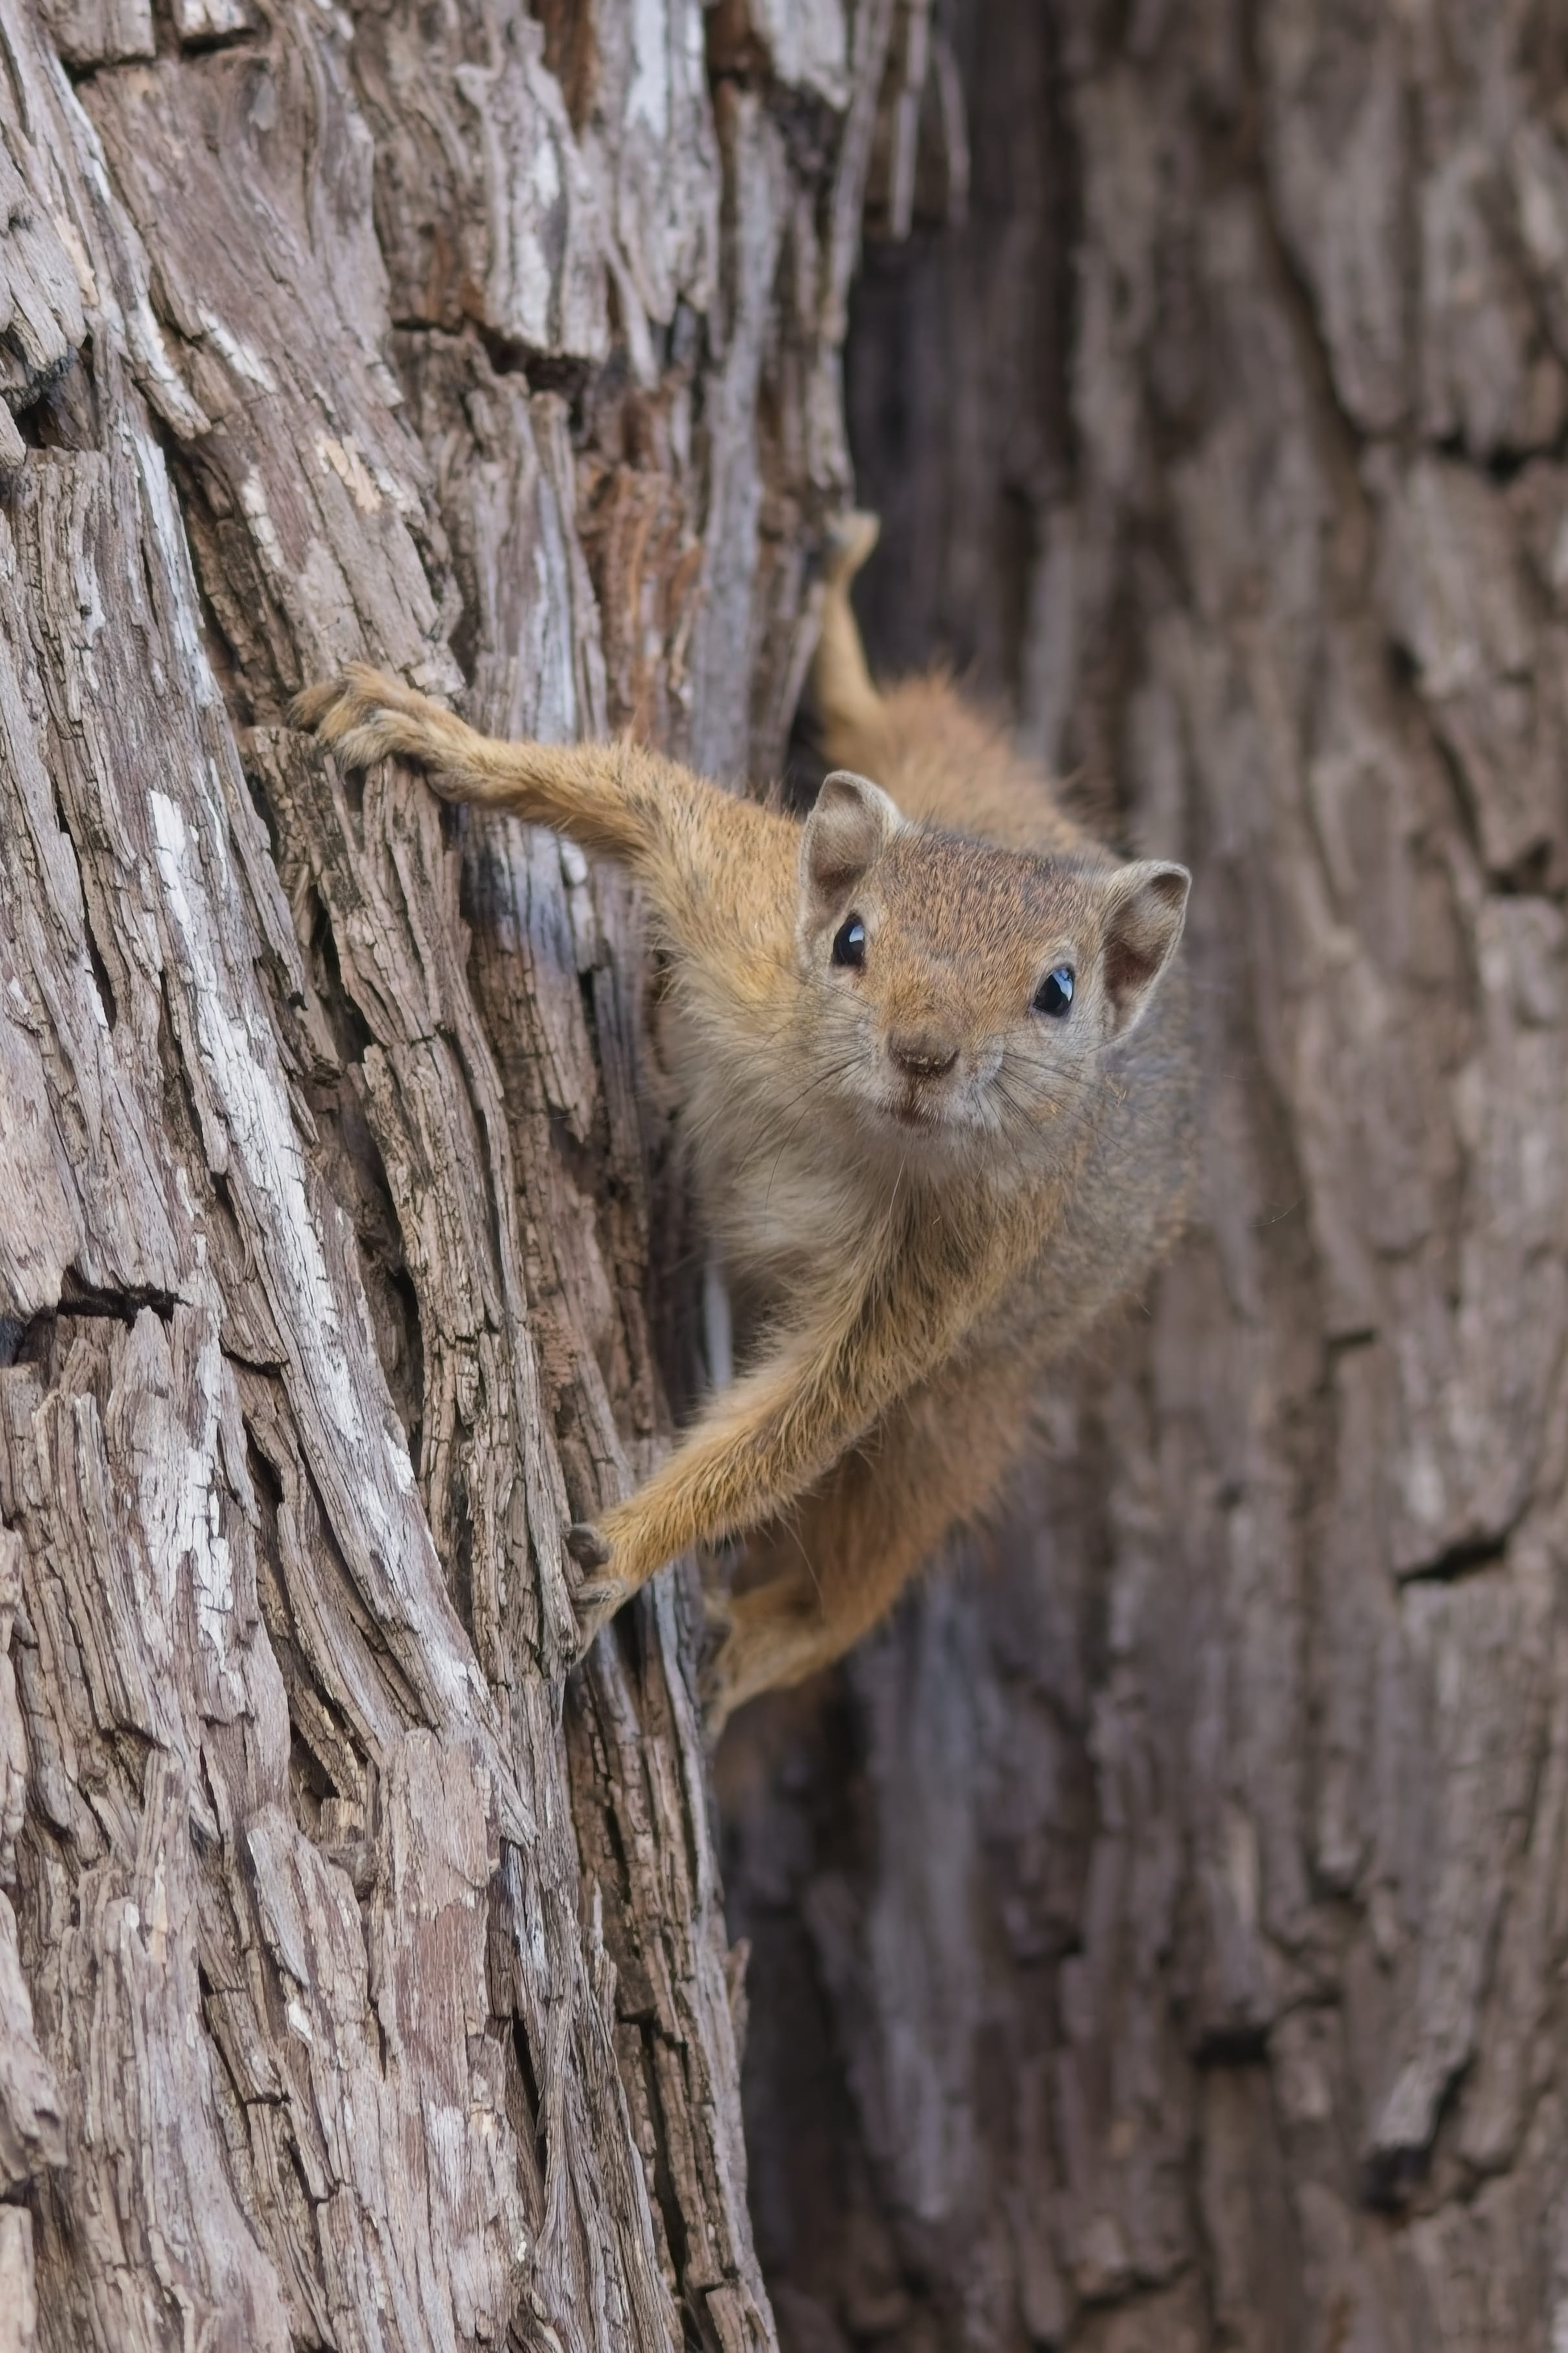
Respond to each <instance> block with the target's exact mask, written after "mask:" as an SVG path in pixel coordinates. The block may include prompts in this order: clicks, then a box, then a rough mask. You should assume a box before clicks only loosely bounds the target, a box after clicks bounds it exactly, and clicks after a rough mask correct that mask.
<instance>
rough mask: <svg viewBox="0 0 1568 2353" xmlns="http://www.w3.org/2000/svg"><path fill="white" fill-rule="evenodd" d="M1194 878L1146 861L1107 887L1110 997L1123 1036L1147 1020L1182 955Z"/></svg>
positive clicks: (1123, 871)
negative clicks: (1159, 990) (1163, 978)
mask: <svg viewBox="0 0 1568 2353" xmlns="http://www.w3.org/2000/svg"><path fill="white" fill-rule="evenodd" d="M1192 880H1193V878H1192V876H1191V875H1190V874H1189V873H1188V871H1187V870H1186V868H1185V867H1184V866H1171V865H1167V864H1166V863H1164V861H1163V860H1156V859H1152V858H1141V859H1139V860H1137V861H1136V863H1135V864H1133V865H1131V866H1123V867H1122V868H1121V870H1120V871H1119V872H1117V873H1116V874H1113V875H1112V876H1111V877H1110V881H1108V882H1107V883H1106V884H1105V886H1104V897H1103V899H1102V902H1101V903H1102V906H1103V908H1104V920H1105V963H1104V972H1105V994H1106V997H1107V1000H1108V1002H1109V1003H1110V1018H1111V1028H1112V1031H1113V1033H1114V1034H1115V1035H1116V1036H1118V1037H1120V1036H1121V1035H1123V1034H1124V1033H1125V1032H1126V1031H1127V1030H1129V1029H1131V1028H1132V1026H1133V1024H1134V1023H1135V1022H1137V1021H1140V1020H1142V1017H1143V1015H1144V1013H1145V1012H1146V1011H1147V1010H1148V1008H1149V1005H1150V1002H1151V1000H1152V997H1153V995H1154V990H1155V988H1156V987H1157V986H1158V984H1159V979H1160V976H1161V974H1162V973H1163V971H1164V969H1165V966H1166V965H1168V964H1169V963H1170V961H1171V958H1172V957H1173V955H1174V954H1175V952H1176V943H1177V941H1178V940H1179V939H1180V938H1181V936H1182V926H1183V924H1184V923H1185V921H1186V915H1187V892H1188V891H1189V890H1190V889H1191V887H1192Z"/></svg>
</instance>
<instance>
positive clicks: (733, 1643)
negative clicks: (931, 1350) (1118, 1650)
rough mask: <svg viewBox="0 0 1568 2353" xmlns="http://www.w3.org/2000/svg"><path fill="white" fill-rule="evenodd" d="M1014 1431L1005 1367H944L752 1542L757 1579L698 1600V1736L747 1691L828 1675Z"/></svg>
mask: <svg viewBox="0 0 1568 2353" xmlns="http://www.w3.org/2000/svg"><path fill="white" fill-rule="evenodd" d="M1024 1424H1025V1416H1024V1409H1023V1406H1022V1403H1021V1400H1020V1398H1019V1394H1018V1384H1017V1382H1016V1378H1015V1377H1014V1376H1013V1374H1012V1371H1011V1369H1010V1368H1007V1367H1003V1366H997V1367H995V1368H994V1371H993V1372H992V1374H991V1377H987V1374H986V1369H985V1368H984V1367H983V1366H974V1365H973V1364H971V1365H969V1366H965V1367H963V1369H962V1370H960V1369H958V1368H956V1367H954V1368H950V1369H949V1370H947V1371H946V1372H944V1373H943V1374H942V1375H939V1376H938V1377H937V1378H936V1379H935V1380H933V1381H931V1383H929V1384H928V1385H926V1386H925V1387H924V1388H921V1389H919V1390H917V1391H916V1392H915V1393H914V1394H913V1395H912V1396H911V1397H910V1398H908V1399H906V1400H905V1401H904V1402H902V1403H901V1404H900V1405H899V1406H897V1407H896V1408H894V1409H893V1410H892V1411H891V1412H890V1413H889V1415H888V1416H887V1417H886V1419H884V1420H883V1421H882V1423H881V1424H879V1427H878V1429H877V1430H876V1431H875V1432H874V1433H873V1435H872V1436H871V1438H870V1439H868V1440H867V1442H866V1444H865V1445H864V1446H861V1447H857V1448H856V1449H855V1451H853V1452H852V1453H850V1454H847V1455H846V1456H845V1458H844V1460H843V1461H841V1462H839V1463H838V1464H837V1466H836V1468H835V1469H834V1470H833V1471H831V1472H829V1473H828V1475H827V1477H826V1479H824V1480H823V1481H822V1482H820V1483H819V1485H818V1486H816V1488H815V1489H814V1490H813V1491H812V1493H810V1494H808V1495H807V1496H806V1497H805V1499H804V1501H803V1502H802V1503H801V1504H799V1505H798V1506H797V1507H796V1508H795V1510H794V1511H793V1512H792V1513H791V1514H789V1516H788V1518H787V1519H782V1518H781V1519H779V1520H776V1521H774V1522H772V1523H771V1524H770V1525H768V1526H767V1527H766V1528H765V1529H762V1530H759V1531H758V1532H757V1534H756V1535H754V1536H752V1538H750V1539H749V1541H748V1544H747V1562H748V1566H749V1567H752V1568H758V1569H762V1570H763V1571H764V1572H765V1573H764V1574H763V1576H762V1577H760V1578H759V1581H758V1582H756V1583H755V1584H753V1585H751V1586H750V1587H749V1588H747V1589H746V1590H745V1591H744V1592H742V1593H737V1594H734V1595H732V1596H731V1597H730V1598H729V1599H725V1600H722V1601H717V1600H716V1601H713V1602H710V1615H711V1616H712V1618H713V1620H714V1621H715V1625H716V1628H717V1629H719V1630H721V1633H722V1639H721V1641H720V1644H719V1647H718V1649H717V1650H716V1651H715V1652H714V1654H713V1657H712V1660H711V1662H710V1665H709V1667H708V1669H707V1672H706V1674H705V1676H704V1691H705V1703H706V1704H705V1715H706V1721H707V1725H708V1728H709V1731H710V1733H711V1734H714V1735H717V1734H718V1733H719V1732H720V1731H721V1729H722V1727H723V1725H724V1724H725V1722H726V1721H727V1720H728V1718H729V1717H730V1716H731V1715H733V1713H734V1711H735V1710H736V1708H738V1707H740V1706H742V1705H743V1704H744V1703H745V1702H746V1701H747V1700H749V1699H754V1698H755V1697H756V1696H757V1695H758V1694H759V1693H761V1692H764V1691H772V1690H773V1689H774V1688H775V1687H776V1686H779V1685H781V1684H786V1683H803V1682H804V1681H805V1678H806V1676H807V1675H812V1674H816V1672H818V1670H819V1669H821V1668H823V1667H827V1666H831V1665H832V1664H833V1662H834V1661H835V1660H836V1659H839V1658H842V1657H843V1655H844V1653H845V1651H847V1650H849V1649H850V1648H851V1647H852V1645H853V1644H855V1643H856V1642H858V1641H859V1640H860V1637H861V1636H862V1635H863V1634H866V1633H868V1632H869V1631H870V1630H871V1628H872V1627H873V1626H875V1625H877V1624H878V1623H879V1620H881V1619H883V1618H885V1617H886V1616H887V1614H888V1612H889V1609H891V1608H892V1606H893V1604H894V1602H895V1601H896V1600H897V1599H898V1598H899V1595H900V1593H901V1592H902V1591H903V1588H904V1587H905V1586H906V1585H907V1584H908V1583H909V1581H910V1577H913V1576H914V1575H915V1573H916V1571H917V1570H918V1569H919V1568H920V1567H921V1565H922V1564H923V1563H924V1562H925V1561H926V1560H927V1559H929V1558H930V1556H931V1554H932V1553H934V1552H935V1550H936V1548H937V1546H939V1545H940V1544H941V1542H942V1538H943V1537H944V1536H945V1535H947V1534H948V1532H949V1531H950V1530H951V1529H952V1528H953V1527H954V1526H956V1525H958V1524H959V1523H960V1522H961V1521H963V1520H965V1519H967V1518H969V1517H970V1516H971V1515H972V1514H973V1513H975V1512H978V1511H979V1510H980V1509H981V1508H982V1507H983V1506H984V1504H987V1503H988V1502H989V1501H990V1499H991V1497H992V1495H993V1494H994V1492H995V1490H996V1487H997V1485H998V1484H999V1482H1000V1481H1001V1479H1002V1477H1003V1475H1004V1473H1005V1471H1006V1469H1007V1467H1008V1464H1009V1462H1010V1461H1011V1460H1012V1458H1013V1456H1014V1455H1015V1454H1016V1451H1017V1447H1018V1441H1019V1439H1020V1437H1021V1435H1022V1432H1023V1429H1024Z"/></svg>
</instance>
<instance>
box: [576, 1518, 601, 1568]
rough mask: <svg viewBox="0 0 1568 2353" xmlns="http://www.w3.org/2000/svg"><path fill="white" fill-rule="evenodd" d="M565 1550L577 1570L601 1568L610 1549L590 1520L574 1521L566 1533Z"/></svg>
mask: <svg viewBox="0 0 1568 2353" xmlns="http://www.w3.org/2000/svg"><path fill="white" fill-rule="evenodd" d="M566 1549H567V1551H568V1552H569V1553H570V1554H571V1556H572V1557H573V1559H574V1561H575V1562H576V1564H577V1566H578V1567H579V1568H603V1567H605V1565H606V1563H607V1562H608V1560H609V1557H610V1547H609V1546H608V1545H607V1544H606V1543H605V1539H604V1537H603V1536H602V1535H600V1534H599V1531H598V1529H597V1528H596V1527H595V1525H594V1523H593V1522H592V1520H574V1521H573V1523H572V1525H571V1526H570V1527H569V1528H568V1529H567V1531H566Z"/></svg>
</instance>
